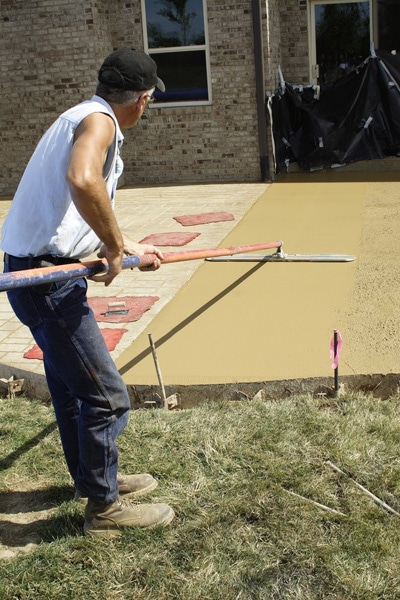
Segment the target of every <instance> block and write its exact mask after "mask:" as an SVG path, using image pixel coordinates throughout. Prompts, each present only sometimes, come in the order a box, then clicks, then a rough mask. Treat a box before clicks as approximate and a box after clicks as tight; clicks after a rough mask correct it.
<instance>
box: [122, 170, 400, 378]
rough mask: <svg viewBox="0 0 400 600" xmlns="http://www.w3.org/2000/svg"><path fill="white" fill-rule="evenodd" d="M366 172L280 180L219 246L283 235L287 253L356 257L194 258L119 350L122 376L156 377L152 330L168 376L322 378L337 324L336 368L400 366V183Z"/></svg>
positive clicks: (393, 177) (394, 369)
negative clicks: (195, 265) (198, 261)
mask: <svg viewBox="0 0 400 600" xmlns="http://www.w3.org/2000/svg"><path fill="white" fill-rule="evenodd" d="M366 178H367V175H366V174H365V173H364V174H362V173H361V174H359V175H357V174H339V173H335V172H332V173H328V174H326V173H322V174H315V173H314V174H311V175H305V174H300V175H298V176H297V177H296V176H289V177H281V178H280V179H279V180H278V182H276V183H273V184H272V185H271V186H270V187H269V189H267V191H265V192H264V193H263V195H262V196H261V197H260V198H259V199H258V200H257V202H256V203H255V204H254V205H253V207H252V208H250V210H249V211H248V212H247V213H246V215H245V216H244V217H243V218H242V219H241V221H240V222H239V223H238V224H237V225H236V227H235V228H234V229H233V231H232V232H231V233H229V234H228V236H227V237H226V239H225V240H224V241H223V243H222V244H221V245H223V246H228V245H229V246H230V245H241V244H248V243H258V242H263V241H269V240H275V239H282V240H283V241H284V243H285V245H284V250H285V251H286V252H288V253H346V254H354V255H356V257H357V260H356V261H355V262H353V263H342V264H315V263H314V264H313V263H310V264H302V263H285V264H268V263H262V264H253V263H210V262H206V263H204V264H202V266H201V267H200V268H199V269H198V270H197V271H196V273H195V274H194V275H193V276H192V278H191V279H190V281H188V283H186V285H184V286H183V288H182V289H181V290H180V291H179V292H178V294H176V296H175V297H174V298H173V300H172V301H171V302H170V303H169V304H168V305H167V306H165V307H164V308H163V310H162V311H161V312H160V313H159V314H158V315H156V316H155V317H154V319H153V320H152V321H151V323H150V324H149V325H148V327H147V328H146V329H145V330H144V331H143V332H142V333H141V334H140V335H139V336H138V338H137V339H136V341H135V342H134V344H133V345H132V346H131V347H129V348H128V349H127V350H125V351H124V352H123V353H122V354H121V355H120V356H119V357H118V359H117V364H118V366H119V368H120V370H121V372H122V373H123V376H124V379H125V381H126V383H127V384H130V385H135V384H136V385H151V384H154V385H157V383H158V380H157V377H156V371H155V367H154V362H153V359H152V356H151V352H150V349H149V340H148V333H151V334H152V337H153V340H154V342H155V344H156V347H157V355H158V359H159V363H160V366H161V371H162V375H163V379H164V383H165V384H166V385H173V384H181V385H193V384H214V383H232V382H263V381H274V380H279V379H293V378H304V377H326V376H327V377H329V376H331V375H332V374H333V371H332V368H331V364H330V359H329V343H330V340H331V337H332V333H333V329H334V328H338V329H339V330H340V331H341V333H342V336H343V340H344V343H343V349H342V355H341V362H340V373H341V374H343V375H345V374H353V373H357V374H360V373H381V372H382V373H395V372H399V362H398V361H399V350H400V348H399V346H400V338H399V311H398V308H399V291H398V282H399V277H398V275H399V272H398V229H399V224H400V223H399V221H400V209H399V202H398V197H399V192H400V184H399V183H398V182H397V181H396V174H384V175H381V176H379V175H377V174H375V176H374V177H373V179H374V181H365V179H366ZM377 178H378V179H379V178H380V179H382V181H377ZM363 179H364V181H363ZM162 268H163V269H168V268H169V267H168V265H165V266H164V267H162Z"/></svg>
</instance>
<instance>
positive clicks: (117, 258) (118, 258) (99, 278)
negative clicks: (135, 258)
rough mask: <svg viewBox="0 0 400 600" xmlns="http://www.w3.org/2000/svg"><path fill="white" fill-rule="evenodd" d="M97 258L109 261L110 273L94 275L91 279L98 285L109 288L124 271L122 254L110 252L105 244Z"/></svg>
mask: <svg viewBox="0 0 400 600" xmlns="http://www.w3.org/2000/svg"><path fill="white" fill-rule="evenodd" d="M97 256H98V257H99V258H105V259H106V260H107V262H108V271H107V273H99V274H98V275H92V277H89V279H91V280H92V281H96V282H97V283H104V285H105V286H109V285H110V283H111V282H112V280H113V279H114V278H115V277H116V276H117V275H118V274H119V273H120V272H121V271H122V254H120V253H115V252H110V251H109V250H108V248H107V246H105V245H104V244H103V245H102V246H101V248H100V250H99V252H98V254H97Z"/></svg>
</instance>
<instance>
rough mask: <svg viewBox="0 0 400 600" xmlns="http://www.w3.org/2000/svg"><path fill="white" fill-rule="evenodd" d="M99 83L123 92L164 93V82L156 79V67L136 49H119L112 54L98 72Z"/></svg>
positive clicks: (152, 61)
mask: <svg viewBox="0 0 400 600" xmlns="http://www.w3.org/2000/svg"><path fill="white" fill-rule="evenodd" d="M98 78H99V81H100V82H101V83H104V84H105V85H108V86H109V87H112V88H119V89H123V90H136V91H138V92H140V91H142V90H150V89H151V88H153V87H156V88H158V89H159V90H160V91H161V92H165V85H164V82H163V81H162V80H161V79H160V78H159V77H157V65H156V63H155V62H154V60H153V59H152V58H151V57H150V56H149V55H148V54H146V53H145V52H142V51H141V50H136V48H120V49H119V50H116V51H115V52H112V54H110V55H109V56H107V58H106V59H105V61H104V62H103V64H102V66H101V67H100V70H99V75H98Z"/></svg>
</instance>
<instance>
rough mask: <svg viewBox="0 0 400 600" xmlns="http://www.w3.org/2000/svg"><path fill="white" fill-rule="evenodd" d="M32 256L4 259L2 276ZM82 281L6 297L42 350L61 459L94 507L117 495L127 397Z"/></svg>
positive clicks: (27, 263) (29, 265)
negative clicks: (119, 459) (119, 445)
mask: <svg viewBox="0 0 400 600" xmlns="http://www.w3.org/2000/svg"><path fill="white" fill-rule="evenodd" d="M34 261H35V259H34V258H32V257H27V258H14V257H12V256H8V255H6V257H5V268H4V270H5V272H8V271H18V270H22V269H29V268H32V267H34V266H36V264H35V262H34ZM86 292H87V281H86V279H84V278H79V279H73V280H69V281H61V282H57V283H53V284H51V288H50V289H47V290H46V289H45V290H43V289H41V288H40V287H37V286H34V287H26V288H20V289H14V290H11V291H9V292H8V293H7V295H8V299H9V302H10V304H11V306H12V308H13V310H14V312H15V314H16V316H17V317H18V319H19V320H20V321H21V322H22V323H23V324H24V325H26V326H27V327H29V329H30V330H31V332H32V335H33V337H34V339H35V341H36V343H37V344H38V346H39V347H40V348H41V350H42V352H43V360H44V368H45V373H46V379H47V384H48V387H49V390H50V394H51V397H52V402H53V406H54V411H55V415H56V419H57V424H58V429H59V432H60V436H61V442H62V446H63V450H64V454H65V459H66V462H67V466H68V469H69V472H70V473H71V476H72V478H73V480H74V483H75V486H76V487H77V489H78V490H79V491H80V492H81V494H82V495H83V496H87V497H89V498H91V499H92V500H94V501H95V502H101V503H109V502H113V501H114V500H116V498H117V496H118V484H117V469H118V450H117V446H116V440H117V438H118V436H119V435H120V433H121V432H122V431H123V430H124V428H125V427H126V425H127V422H128V417H129V408H130V402H129V396H128V391H127V389H126V385H125V384H124V382H123V380H122V377H121V376H120V374H119V373H118V370H117V368H116V366H115V363H114V361H113V360H112V358H111V356H110V352H109V351H108V348H107V346H106V343H105V341H104V338H103V335H102V333H101V331H100V329H99V326H98V324H97V322H96V319H95V317H94V314H93V311H92V310H91V309H90V307H89V305H88V302H87V296H86Z"/></svg>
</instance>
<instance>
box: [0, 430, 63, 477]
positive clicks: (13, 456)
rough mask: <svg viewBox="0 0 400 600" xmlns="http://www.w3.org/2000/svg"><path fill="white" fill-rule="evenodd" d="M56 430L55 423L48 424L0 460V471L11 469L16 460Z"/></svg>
mask: <svg viewBox="0 0 400 600" xmlns="http://www.w3.org/2000/svg"><path fill="white" fill-rule="evenodd" d="M56 428H57V423H56V422H55V421H54V423H50V424H49V425H47V426H46V427H45V428H44V429H43V430H42V431H40V432H39V433H38V434H37V435H35V436H34V437H33V438H31V439H30V440H27V441H26V442H25V443H24V444H22V446H20V447H19V448H17V449H16V450H14V451H13V452H11V453H10V454H9V455H8V456H5V457H4V458H2V459H1V460H0V471H5V470H6V469H9V468H10V467H12V465H13V464H14V463H15V461H16V460H18V459H19V458H20V457H21V456H22V455H23V454H25V453H26V452H28V451H29V450H31V449H32V448H34V447H35V446H37V445H38V444H39V443H40V442H41V441H42V440H43V439H44V438H45V437H47V436H48V435H49V434H50V433H52V432H53V431H54V430H55V429H56Z"/></svg>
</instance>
